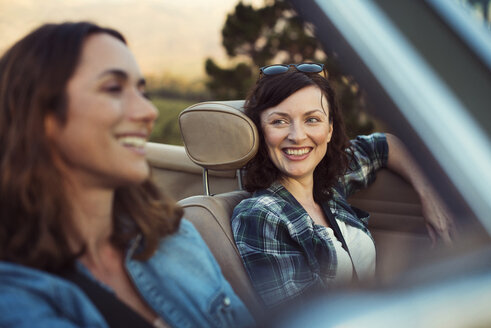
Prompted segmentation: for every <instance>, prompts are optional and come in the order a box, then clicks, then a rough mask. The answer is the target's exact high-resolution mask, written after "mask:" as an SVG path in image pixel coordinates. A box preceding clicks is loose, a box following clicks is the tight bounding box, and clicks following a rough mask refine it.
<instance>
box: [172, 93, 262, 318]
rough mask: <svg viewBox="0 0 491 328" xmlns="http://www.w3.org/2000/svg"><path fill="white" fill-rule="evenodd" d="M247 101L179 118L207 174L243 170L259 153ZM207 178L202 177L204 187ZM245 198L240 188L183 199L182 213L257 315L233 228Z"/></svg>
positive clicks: (208, 105) (202, 106)
mask: <svg viewBox="0 0 491 328" xmlns="http://www.w3.org/2000/svg"><path fill="white" fill-rule="evenodd" d="M243 103H244V102H243V101H223V102H205V103H199V104H196V105H193V106H191V107H188V108H187V109H185V110H184V111H183V112H182V113H181V114H180V115H179V125H180V128H181V134H182V137H183V141H184V147H185V149H186V153H187V154H188V156H189V158H190V159H191V161H193V162H194V163H195V164H197V165H199V166H201V167H202V168H203V169H204V170H205V173H206V170H208V169H211V170H215V171H220V170H223V171H228V170H240V168H241V167H242V166H243V165H245V163H247V162H248V161H249V160H250V159H251V158H252V157H254V155H255V154H256V152H257V149H258V133H257V130H256V127H255V125H254V123H253V122H252V121H251V120H250V119H249V118H248V117H247V116H245V115H244V114H243V112H242V111H241V109H242V106H243ZM238 176H239V177H240V173H239V174H238ZM206 178H207V177H206V174H204V184H205V185H206V184H207V183H208V181H207V180H206ZM247 197H249V193H247V192H246V191H242V190H237V191H231V192H227V193H223V194H218V195H214V196H211V195H201V196H192V197H188V198H185V199H183V200H181V201H179V205H181V206H182V207H183V209H184V217H185V218H186V219H188V220H189V221H191V222H192V223H193V224H194V226H195V227H196V229H198V231H199V232H200V234H201V236H202V237H203V239H204V240H205V242H206V243H207V245H208V247H209V248H210V250H211V252H212V253H213V255H214V256H215V258H216V260H217V262H218V264H219V265H220V267H221V269H222V272H223V275H224V276H225V278H226V279H227V280H228V281H229V282H230V284H231V286H232V288H233V289H234V291H235V292H236V293H237V295H238V296H239V297H240V298H241V299H242V301H243V302H244V303H245V304H246V306H247V307H248V308H249V310H251V312H252V313H253V314H259V313H260V303H259V298H258V297H257V295H256V294H255V292H254V288H253V287H252V284H251V282H250V280H249V276H248V275H247V273H246V271H245V268H244V265H243V263H242V259H241V257H240V254H239V251H238V249H237V247H236V245H235V242H234V238H233V234H232V229H231V226H230V218H231V217H232V212H233V210H234V208H235V206H236V205H237V204H238V203H239V202H240V201H241V200H242V199H244V198H247Z"/></svg>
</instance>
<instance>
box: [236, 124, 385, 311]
mask: <svg viewBox="0 0 491 328" xmlns="http://www.w3.org/2000/svg"><path fill="white" fill-rule="evenodd" d="M351 144H352V147H351V148H350V149H352V150H353V154H354V156H353V158H354V160H353V161H352V162H351V163H350V168H349V170H348V171H347V173H346V174H345V175H344V176H343V177H341V179H340V180H339V183H338V184H337V186H335V187H334V188H333V197H332V199H331V200H330V201H329V206H330V208H331V211H332V212H333V214H334V216H335V217H336V219H338V220H342V221H344V222H345V223H346V224H349V225H351V226H353V227H356V228H359V229H362V230H363V231H364V232H366V233H367V234H368V235H370V232H369V231H368V229H367V224H368V217H369V215H368V213H366V212H364V211H362V210H359V209H356V208H354V207H351V206H350V205H349V204H348V202H347V200H346V199H347V198H348V197H349V196H350V195H352V194H353V193H354V192H355V191H356V190H358V189H360V188H364V187H367V186H368V185H369V184H370V183H372V182H373V181H374V180H375V175H376V171H377V170H378V169H379V168H381V167H384V166H386V164H387V158H388V146H387V141H386V138H385V135H384V134H381V133H375V134H372V135H369V136H359V137H357V138H356V139H355V140H352V141H351ZM232 231H233V234H234V238H235V242H236V244H237V247H238V249H239V252H240V254H241V257H242V261H243V263H244V266H245V268H246V271H247V272H248V274H249V277H250V278H251V281H252V284H253V286H254V288H255V290H256V292H257V293H258V294H259V296H260V297H261V298H262V300H263V301H264V303H265V305H266V306H268V307H273V306H277V305H281V304H282V303H285V302H288V301H290V300H292V299H294V298H297V297H298V296H301V295H302V294H305V293H307V292H309V291H315V290H318V289H320V288H321V289H322V288H327V287H329V285H330V282H332V280H333V278H334V277H335V275H336V268H337V257H336V251H335V248H334V245H333V242H332V240H331V237H330V236H329V235H328V233H327V230H326V228H325V227H324V226H320V225H316V224H314V223H313V220H312V219H311V218H310V216H309V215H308V214H307V212H306V211H305V210H304V208H303V207H302V206H301V205H300V204H299V203H298V202H297V200H296V199H295V198H294V197H293V196H292V194H290V192H288V190H286V189H285V188H284V187H283V186H282V185H281V184H279V183H274V184H273V185H272V186H271V187H269V188H268V189H265V190H259V191H256V192H255V193H254V194H253V196H252V197H251V198H248V199H245V200H243V201H242V202H240V203H239V204H238V205H237V206H236V207H235V209H234V212H233V215H232Z"/></svg>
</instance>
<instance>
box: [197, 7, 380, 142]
mask: <svg viewBox="0 0 491 328" xmlns="http://www.w3.org/2000/svg"><path fill="white" fill-rule="evenodd" d="M222 44H223V46H224V48H225V50H226V51H227V54H228V55H229V56H230V57H231V58H234V59H238V60H242V62H240V63H239V64H236V65H235V67H231V68H221V67H219V66H218V65H217V64H216V63H215V62H214V61H213V59H211V58H208V59H207V60H206V63H205V68H206V73H207V75H208V82H207V84H206V85H207V88H208V90H209V91H210V93H211V95H212V97H213V98H214V99H217V100H231V99H244V98H245V97H246V95H247V92H248V90H249V89H250V88H251V87H252V85H253V84H254V82H255V80H256V79H257V77H258V75H259V67H261V66H265V65H268V64H274V63H300V62H309V61H312V62H323V63H324V64H325V65H326V68H327V71H328V79H329V81H330V82H331V85H332V86H333V88H334V89H335V91H336V93H337V96H338V101H339V105H340V107H341V108H342V110H343V114H344V118H345V122H346V126H347V129H348V133H349V135H350V136H351V137H353V136H355V135H358V134H367V133H370V132H372V131H373V128H374V123H373V122H372V121H371V120H370V119H369V118H368V116H367V115H366V113H365V102H364V98H363V95H362V93H361V92H360V91H359V88H358V85H357V83H356V81H354V80H353V78H351V77H348V76H344V75H343V74H342V72H341V71H340V70H339V65H338V63H337V59H336V54H335V53H334V52H332V51H329V50H328V49H322V46H321V44H320V43H319V42H318V41H317V39H316V38H315V36H314V32H313V27H312V26H311V24H309V23H307V22H305V21H303V20H302V19H301V18H300V17H299V16H298V15H297V14H296V13H295V11H294V10H293V9H292V7H291V6H290V4H289V3H288V2H286V1H284V0H274V1H273V0H264V6H263V7H261V8H254V7H253V6H251V5H247V4H244V3H243V2H242V1H240V2H239V3H238V4H237V5H236V7H235V10H234V12H233V13H231V14H229V15H228V16H227V19H226V21H225V24H224V26H223V29H222Z"/></svg>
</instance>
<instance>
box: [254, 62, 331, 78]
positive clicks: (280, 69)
mask: <svg viewBox="0 0 491 328" xmlns="http://www.w3.org/2000/svg"><path fill="white" fill-rule="evenodd" d="M292 66H293V67H295V69H296V70H297V71H299V72H302V73H320V72H324V76H325V75H326V73H325V70H324V64H319V63H301V64H276V65H268V66H263V67H261V68H260V69H259V72H260V74H261V75H267V76H270V75H277V74H282V73H286V72H288V71H289V70H290V67H292Z"/></svg>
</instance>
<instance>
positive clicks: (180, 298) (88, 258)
mask: <svg viewBox="0 0 491 328" xmlns="http://www.w3.org/2000/svg"><path fill="white" fill-rule="evenodd" d="M156 117H157V110H156V108H155V107H154V106H153V105H152V103H151V102H150V101H149V100H148V99H146V97H145V81H144V79H143V78H142V75H141V72H140V70H139V68H138V65H137V64H136V61H135V59H134V57H133V55H132V54H131V52H130V51H129V49H128V48H127V46H126V42H125V40H124V38H123V36H122V35H121V34H120V33H118V32H117V31H115V30H112V29H107V28H102V27H99V26H97V25H94V24H91V23H86V22H81V23H63V24H47V25H44V26H41V27H40V28H38V29H36V30H34V31H33V32H31V33H30V34H29V35H27V36H26V37H24V38H23V39H22V40H20V41H18V42H17V43H16V44H15V45H13V46H12V47H11V48H10V49H9V50H8V51H7V52H6V53H5V54H4V55H3V56H2V57H1V59H0V168H1V171H0V172H1V174H0V326H1V327H108V325H109V326H116V324H114V321H113V322H110V320H112V319H114V316H116V317H118V316H120V317H122V318H126V317H128V316H130V319H131V320H133V319H135V318H136V320H137V321H136V322H140V323H141V325H140V324H135V323H134V321H124V320H126V319H123V324H122V325H121V323H120V324H117V325H119V326H147V325H149V326H154V327H167V326H172V327H198V326H199V327H227V326H228V327H238V326H247V325H250V324H251V317H250V315H249V313H248V310H247V309H246V308H245V306H244V305H243V304H242V302H241V301H240V299H239V298H238V297H237V296H236V295H235V294H234V292H233V290H232V288H231V286H230V285H229V284H228V282H227V281H226V280H225V279H224V277H223V276H222V273H221V271H220V268H219V266H218V264H217V263H216V261H215V260H214V258H213V256H212V255H211V253H210V251H209V250H208V248H207V246H206V244H205V243H204V241H203V240H202V239H201V237H200V235H199V234H198V233H197V231H196V230H195V228H194V227H193V226H192V224H191V223H190V222H189V221H186V220H185V219H182V220H181V216H182V210H181V208H179V207H178V206H177V205H176V204H175V203H174V202H173V201H172V200H170V199H169V198H167V197H164V196H163V195H161V194H160V192H159V190H158V189H157V187H156V186H155V185H154V184H153V183H152V182H151V181H150V179H149V176H150V168H149V165H148V163H147V161H146V159H145V150H144V145H145V142H146V139H147V138H148V136H149V134H150V131H151V129H152V127H153V123H154V121H155V119H156ZM87 286H88V287H87ZM82 291H83V292H82ZM94 295H95V296H94ZM97 295H98V296H97ZM101 295H102V296H101ZM114 296H116V297H114ZM101 304H102V306H99V305H101ZM108 304H112V305H114V306H115V307H113V308H117V309H120V311H118V313H111V311H107V309H106V310H104V309H103V308H104V307H106V308H107V306H108ZM121 309H122V310H121ZM111 317H112V319H110V318H111Z"/></svg>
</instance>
